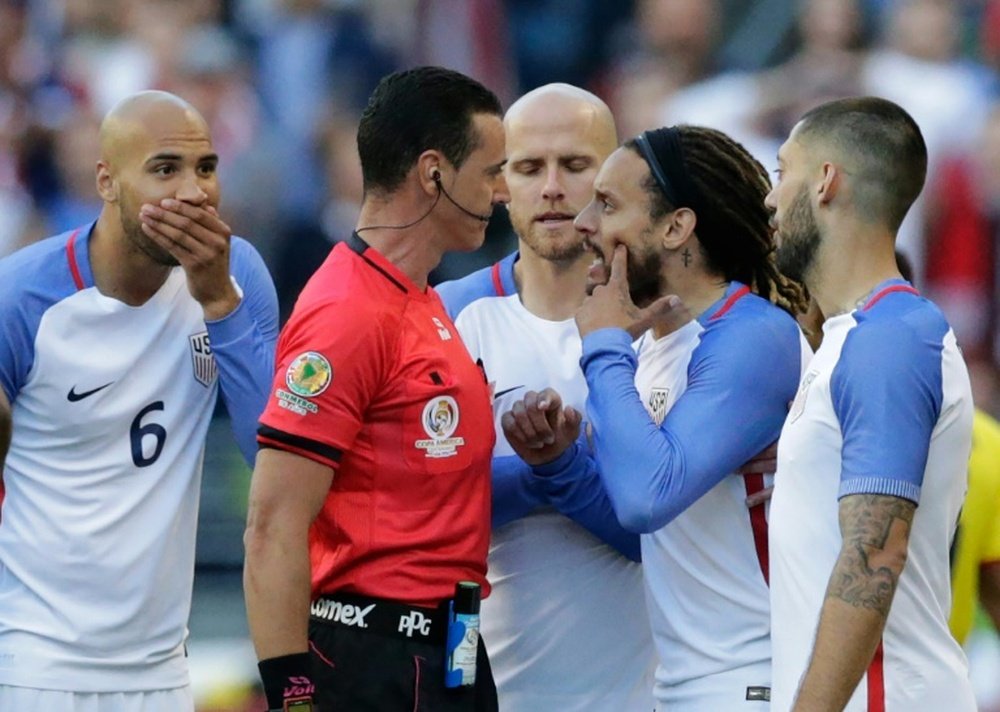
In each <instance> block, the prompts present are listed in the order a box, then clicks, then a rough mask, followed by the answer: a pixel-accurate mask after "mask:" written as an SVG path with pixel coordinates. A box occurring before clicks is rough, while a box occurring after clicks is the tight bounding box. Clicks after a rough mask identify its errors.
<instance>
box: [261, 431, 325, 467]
mask: <svg viewBox="0 0 1000 712" xmlns="http://www.w3.org/2000/svg"><path fill="white" fill-rule="evenodd" d="M257 443H258V444H259V445H260V446H261V447H270V448H274V449H275V450H284V451H285V452H290V453H293V454H295V455H301V456H302V457H304V458H306V459H307V460H312V461H313V462H318V463H319V464H321V465H326V466H327V467H329V468H331V469H333V470H336V469H337V468H338V467H340V463H339V462H337V461H336V460H330V459H329V458H326V457H323V456H322V455H320V454H318V453H315V452H313V451H312V450H307V449H305V448H302V447H295V446H294V445H289V444H288V443H283V442H281V441H280V440H272V439H271V438H267V437H264V436H263V435H258V436H257Z"/></svg>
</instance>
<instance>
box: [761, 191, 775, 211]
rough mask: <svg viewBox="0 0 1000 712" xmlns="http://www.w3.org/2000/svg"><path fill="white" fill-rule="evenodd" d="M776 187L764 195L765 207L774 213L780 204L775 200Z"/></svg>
mask: <svg viewBox="0 0 1000 712" xmlns="http://www.w3.org/2000/svg"><path fill="white" fill-rule="evenodd" d="M775 190H776V188H771V190H769V191H768V192H767V195H765V196H764V207H765V208H767V209H768V210H770V211H771V212H772V213H773V212H774V211H775V210H776V209H777V207H778V204H777V203H776V202H775V200H774V191H775Z"/></svg>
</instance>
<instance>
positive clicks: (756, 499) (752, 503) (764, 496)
mask: <svg viewBox="0 0 1000 712" xmlns="http://www.w3.org/2000/svg"><path fill="white" fill-rule="evenodd" d="M773 494H774V486H773V485H772V486H771V487H765V488H764V489H762V490H761V491H760V492H754V493H753V494H751V495H747V499H746V503H747V509H753V508H754V507H759V506H760V505H762V504H764V503H765V502H767V501H768V500H769V499H771V495H773Z"/></svg>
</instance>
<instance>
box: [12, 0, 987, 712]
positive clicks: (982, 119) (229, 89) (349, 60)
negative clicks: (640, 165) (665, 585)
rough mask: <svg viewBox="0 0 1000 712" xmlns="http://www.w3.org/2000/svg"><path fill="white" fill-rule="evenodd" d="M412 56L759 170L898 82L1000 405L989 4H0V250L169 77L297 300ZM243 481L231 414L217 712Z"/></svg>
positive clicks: (671, 0)
mask: <svg viewBox="0 0 1000 712" xmlns="http://www.w3.org/2000/svg"><path fill="white" fill-rule="evenodd" d="M425 63H430V64H442V65H445V66H449V67H453V68H456V69H459V70H462V71H464V72H466V73H468V74H471V75H472V76H475V77H476V78H478V79H480V80H481V81H483V82H484V83H486V84H487V85H488V86H490V87H491V88H492V89H494V90H495V91H496V92H497V93H498V94H499V95H500V96H501V98H502V99H503V100H504V102H505V103H509V102H510V101H511V100H512V99H513V98H516V97H517V96H518V95H519V94H520V93H522V92H524V91H526V90H529V89H531V88H533V87H536V86H539V85H541V84H544V83H546V82H551V81H565V82H570V83H573V84H577V85H579V86H583V87H586V88H589V89H591V90H593V91H595V92H596V93H598V94H599V95H601V96H602V97H603V98H605V99H606V100H607V101H608V103H609V104H611V105H612V108H613V110H614V112H615V115H616V117H617V119H618V123H619V129H620V133H621V136H622V137H628V136H630V135H633V134H636V133H638V132H639V131H640V130H642V129H645V128H649V127H653V126H659V125H664V124H670V123H677V122H691V123H700V124H706V125H710V126H715V127H717V128H720V129H723V130H726V131H728V132H729V133H731V134H733V135H734V136H736V137H737V138H739V139H740V140H741V141H743V142H744V143H745V145H747V147H748V148H750V149H751V150H752V151H753V152H754V153H755V155H757V157H758V158H759V159H760V160H761V161H762V162H763V163H764V164H765V165H766V166H768V167H769V168H773V164H774V154H775V152H776V149H777V146H778V145H779V144H780V142H781V140H782V139H783V137H784V136H785V135H786V134H787V132H788V130H789V129H790V127H791V125H792V124H793V123H794V120H795V117H797V116H798V115H800V114H801V113H802V111H804V110H805V109H807V108H808V107H810V106H811V105H813V104H815V103H817V102H819V101H822V100H825V99H828V98H834V97H838V96H844V95H851V94H868V93H871V94H879V95H882V96H885V97H887V98H890V99H893V100H895V101H897V102H899V103H900V104H902V105H903V106H904V107H906V108H907V109H908V110H909V111H910V112H911V113H912V114H913V115H914V117H915V118H916V119H917V121H918V123H920V125H921V128H922V129H923V131H924V134H925V137H926V139H927V143H928V147H929V150H930V153H931V165H930V176H929V180H928V185H927V187H926V188H925V190H924V193H923V196H922V198H921V200H920V202H919V204H918V205H917V207H916V208H915V210H914V211H913V212H912V213H911V215H910V216H909V217H908V219H907V222H906V224H905V225H904V229H903V231H902V234H901V238H900V244H901V246H902V248H903V250H904V251H905V252H906V253H907V254H908V256H909V257H910V258H911V260H912V261H913V262H914V264H915V266H916V270H917V274H918V277H917V285H918V287H919V288H920V289H921V290H922V291H924V292H925V293H927V294H928V295H930V296H931V297H932V298H934V299H935V300H936V301H938V303H939V304H941V305H942V307H943V308H944V309H945V311H946V313H947V314H948V317H949V319H950V321H951V322H952V324H953V325H954V327H955V330H956V332H957V333H958V336H959V339H960V342H961V343H962V345H963V349H964V351H965V354H966V357H967V359H968V361H969V365H970V370H971V371H972V374H973V379H974V389H975V395H976V400H977V404H978V405H979V406H980V407H982V408H984V409H985V410H987V411H989V412H992V413H993V414H994V415H997V414H998V413H1000V385H998V383H1000V379H998V375H997V374H998V357H1000V318H998V316H1000V306H998V305H1000V299H998V291H1000V284H998V282H1000V280H998V273H1000V250H998V246H1000V0H801V1H797V0H0V256H2V255H4V254H7V253H8V252H10V251H12V250H14V249H16V248H17V247H19V246H21V245H24V244H27V243H28V242H31V241H33V240H36V239H39V238H41V237H44V236H46V235H50V234H54V233H57V232H60V231H62V230H65V229H68V228H71V227H74V226H77V225H79V224H82V223H85V222H88V221H90V220H92V219H93V218H94V217H95V216H96V215H97V213H98V210H99V208H100V204H99V202H98V201H97V197H96V193H95V189H94V177H93V176H94V163H95V161H96V160H97V150H98V144H97V127H98V124H99V122H100V119H101V117H102V116H103V114H104V112H106V111H107V109H108V108H110V106H111V105H112V104H113V103H114V102H115V101H116V100H118V99H119V98H121V97H122V96H124V95H126V94H128V93H131V92H133V91H137V90H140V89H144V88H162V89H167V90H169V91H173V92H175V93H177V94H180V95H181V96H183V97H185V98H186V99H188V100H189V101H191V102H192V103H193V104H194V105H195V106H196V107H198V108H199V109H200V110H201V111H202V113H203V114H204V115H205V117H206V118H207V119H208V121H209V123H210V124H211V127H212V131H213V135H214V139H215V144H216V149H217V150H218V152H219V154H220V157H221V161H222V163H221V167H220V172H221V177H222V190H223V205H222V213H223V217H224V218H225V219H226V220H227V221H228V222H229V223H230V225H232V226H233V228H234V231H235V232H236V233H238V234H241V235H244V236H245V237H247V238H248V239H250V240H251V241H252V242H253V243H254V244H255V245H256V246H257V248H258V249H259V250H260V251H261V253H262V254H263V255H264V257H265V259H266V261H267V263H268V265H269V267H270V269H271V272H272V274H273V275H274V278H275V281H276V284H277V286H278V290H279V296H280V299H281V306H282V314H283V317H284V316H287V313H288V312H289V311H290V309H291V306H292V304H293V302H294V297H295V295H296V294H297V293H298V291H299V289H300V288H301V286H302V284H303V283H304V281H305V279H306V278H307V277H308V275H309V274H311V272H312V271H313V269H315V267H316V266H317V265H318V264H319V262H320V261H321V260H322V259H323V257H324V256H325V254H326V253H327V251H328V250H329V248H330V245H331V244H332V242H333V241H334V240H336V239H338V238H343V237H345V236H346V235H348V234H349V232H350V229H351V228H352V227H353V225H354V221H355V216H356V212H357V206H358V204H359V202H360V188H361V180H360V169H359V167H358V165H357V155H356V150H355V148H354V129H355V126H356V121H357V117H358V115H359V113H360V108H361V106H363V103H364V100H365V97H366V96H367V94H368V92H369V91H370V90H371V88H372V87H373V86H374V84H375V82H376V81H377V80H378V78H379V77H380V76H382V75H383V74H385V73H387V72H389V71H392V70H394V69H397V68H401V67H405V66H410V65H414V64H425ZM513 244H514V241H513V239H512V237H511V235H510V228H509V224H508V223H507V221H506V216H505V214H504V211H502V210H499V211H497V215H496V216H495V218H494V220H493V222H492V223H491V225H490V228H489V231H488V238H487V243H486V245H485V246H484V247H483V249H482V250H480V251H479V252H478V253H476V254H472V255H451V256H449V257H448V258H446V260H445V262H444V263H442V265H441V266H440V268H439V269H438V270H437V271H436V272H435V273H434V274H433V275H432V278H433V279H434V280H435V281H439V280H442V279H447V278H453V277H458V276H461V275H464V274H466V273H468V272H469V271H471V270H472V269H475V268H478V267H480V266H483V265H485V264H489V263H491V262H493V261H495V260H496V259H497V258H499V257H500V256H502V255H504V254H506V253H507V252H508V251H509V250H510V249H511V248H512V246H513ZM998 466H1000V463H998ZM248 478H249V471H248V470H247V468H246V467H245V466H244V465H243V464H242V462H241V460H240V458H239V456H238V454H237V452H236V449H235V446H233V445H232V444H231V441H230V438H229V435H228V426H227V424H226V422H225V419H224V415H220V416H219V417H217V418H216V420H215V422H214V423H213V427H212V430H211V432H210V435H209V443H208V448H207V454H206V462H205V485H204V496H203V500H202V505H201V510H200V525H199V526H200V529H199V539H198V570H197V576H196V582H195V602H194V610H193V612H192V618H191V626H190V627H191V640H190V645H189V649H190V662H191V669H192V678H193V683H194V686H195V691H196V696H197V698H198V700H199V710H204V711H206V712H207V711H209V710H212V711H213V712H222V711H223V710H226V711H227V712H234V711H237V710H256V709H259V708H260V703H259V700H257V699H255V691H254V689H253V685H254V682H255V678H256V667H255V661H254V657H253V652H252V648H251V646H250V643H249V640H248V637H247V632H246V623H245V619H244V612H243V600H242V594H241V584H240V566H241V562H242V540H241V537H242V529H243V522H244V514H245V508H246V493H247V486H248ZM637 613H638V612H637ZM969 645H970V657H971V659H972V661H973V677H974V681H975V682H976V685H977V689H978V694H979V695H980V698H981V703H982V708H983V709H984V710H987V709H993V710H1000V647H998V644H997V639H996V637H995V634H994V633H993V632H992V630H991V629H989V628H988V627H987V626H986V625H985V623H984V622H983V621H981V622H980V626H979V628H978V629H977V631H976V634H975V635H974V636H973V639H972V640H971V642H970V644H969Z"/></svg>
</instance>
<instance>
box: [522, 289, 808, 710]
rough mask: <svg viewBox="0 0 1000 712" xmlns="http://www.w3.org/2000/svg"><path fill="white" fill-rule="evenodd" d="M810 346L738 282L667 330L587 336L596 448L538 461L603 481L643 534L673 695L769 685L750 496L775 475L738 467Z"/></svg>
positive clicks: (761, 438) (661, 691)
mask: <svg viewBox="0 0 1000 712" xmlns="http://www.w3.org/2000/svg"><path fill="white" fill-rule="evenodd" d="M810 355H811V353H810V351H809V347H808V345H807V344H806V342H805V339H804V337H803V336H802V333H801V331H800V330H799V328H798V325H797V324H796V323H795V320H794V319H792V317H791V316H789V315H788V314H787V313H786V312H784V311H782V310H781V309H779V308H778V307H775V306H774V305H772V304H770V303H769V302H767V301H766V300H764V299H761V298H760V297H758V296H756V295H753V294H750V293H749V289H748V288H747V287H746V286H744V285H741V284H738V283H735V282H734V283H732V284H731V285H730V286H729V287H728V289H727V290H726V293H725V295H724V296H723V297H722V298H721V299H720V300H719V302H718V303H716V304H715V305H713V306H711V307H709V309H707V310H706V311H705V312H704V314H703V315H702V316H701V317H700V318H699V319H698V320H697V321H693V322H691V323H689V324H687V325H686V326H684V327H682V328H680V329H678V330H677V331H674V332H672V333H670V334H668V335H666V336H664V337H662V338H660V339H654V338H653V336H652V333H647V334H646V335H645V336H644V337H643V338H642V339H640V341H639V342H638V344H637V345H636V346H635V348H633V345H632V342H631V339H630V338H629V336H628V334H627V333H626V332H624V331H622V330H620V329H602V330H599V331H596V332H594V333H592V334H590V335H588V336H587V338H586V339H584V343H583V366H584V372H585V373H586V376H587V383H588V385H589V386H590V397H589V400H588V404H587V414H588V417H589V418H590V420H591V422H592V423H593V454H592V455H589V454H588V452H587V447H586V444H585V443H583V442H581V443H579V444H578V445H577V446H576V447H574V448H572V449H571V450H570V451H569V452H567V453H565V454H564V455H563V456H562V457H561V458H559V459H558V460H556V461H555V462H553V463H550V464H548V465H545V466H543V467H540V468H536V473H537V474H538V475H539V479H540V480H543V481H544V482H545V483H546V487H547V488H548V492H549V493H550V495H551V496H552V497H561V498H564V499H580V498H584V499H593V498H594V496H595V494H594V493H595V491H597V490H599V489H600V488H601V486H602V484H603V487H604V489H605V490H606V492H607V496H608V498H609V499H610V501H611V503H612V505H613V507H614V511H615V512H616V513H617V516H618V518H619V520H620V521H621V523H622V524H623V525H624V526H625V527H626V528H628V529H630V530H632V531H635V532H641V533H642V534H643V537H642V558H643V568H644V571H645V577H646V586H647V602H648V607H649V612H650V622H651V625H652V629H653V636H654V641H655V642H656V644H657V648H658V651H659V654H660V667H659V668H658V670H657V675H656V677H657V686H656V692H657V698H658V700H659V701H660V702H661V703H662V704H665V705H666V706H667V708H668V709H669V708H670V706H671V705H674V704H682V701H684V700H687V701H688V704H690V703H691V699H692V694H696V695H697V694H700V693H692V692H691V690H701V689H702V687H700V686H699V683H700V681H703V680H705V679H706V678H709V677H712V676H716V675H724V674H727V673H731V672H732V671H735V670H740V669H746V668H753V669H754V670H755V672H754V675H756V677H755V678H754V680H753V681H752V686H754V687H767V686H768V685H769V682H770V680H769V676H768V671H767V665H768V663H769V661H770V655H771V652H770V642H769V628H770V624H769V617H770V613H769V606H768V588H767V577H768V563H767V518H766V507H765V506H763V505H762V506H760V507H759V508H755V509H753V510H748V509H747V507H746V504H745V499H746V497H747V495H748V494H751V493H753V492H755V491H759V490H760V489H762V488H763V487H765V486H767V485H768V484H769V476H766V475H765V473H754V474H749V475H740V476H737V475H733V474H731V473H733V471H734V470H735V469H736V468H737V467H739V466H740V465H742V464H743V463H745V462H747V461H748V460H750V459H751V458H752V457H753V456H754V455H756V454H757V453H759V452H760V451H761V450H763V449H764V448H765V447H766V446H767V445H769V444H771V443H773V442H774V441H775V440H777V439H778V434H779V432H780V430H781V425H782V423H783V422H784V418H785V414H786V413H787V407H788V403H789V402H790V401H791V399H792V397H793V396H794V395H795V389H796V386H797V384H798V381H799V377H800V375H801V369H802V367H803V364H804V363H805V361H807V360H808V358H809V357H810ZM581 469H586V470H587V471H588V475H587V476H584V477H581V476H579V475H578V474H577V475H572V474H571V473H572V472H573V471H576V472H579V471H580V470H581ZM598 477H599V480H598ZM686 686H691V687H686ZM748 686H749V684H748ZM749 699H752V698H749ZM694 703H695V705H696V706H697V704H698V701H697V699H695V700H694ZM702 707H704V705H702Z"/></svg>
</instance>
